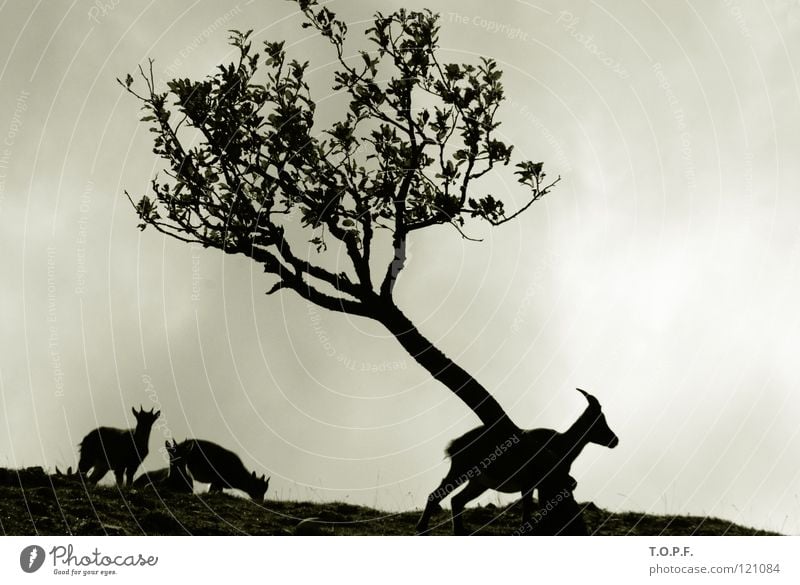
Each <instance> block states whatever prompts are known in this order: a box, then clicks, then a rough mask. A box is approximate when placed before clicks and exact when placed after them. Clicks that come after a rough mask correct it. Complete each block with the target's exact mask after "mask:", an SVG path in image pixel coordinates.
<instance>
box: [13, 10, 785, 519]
mask: <svg viewBox="0 0 800 585" xmlns="http://www.w3.org/2000/svg"><path fill="white" fill-rule="evenodd" d="M106 4H107V5H108V7H109V8H108V9H106V10H105V11H103V10H100V9H99V8H98V5H97V4H94V3H92V2H88V1H80V2H72V3H71V2H39V3H34V2H23V1H21V0H9V1H7V2H4V3H2V4H0V55H2V56H3V57H0V143H2V144H0V223H1V224H2V229H0V245H1V246H2V248H0V249H2V251H3V254H2V256H1V257H0V267H2V274H3V280H4V286H3V287H2V288H0V306H2V319H3V323H2V325H3V326H2V330H3V334H2V335H1V336H0V376H1V378H0V383H1V384H2V385H1V386H0V392H1V394H0V398H1V400H0V420H2V425H3V426H4V427H5V428H0V465H38V464H45V465H54V464H59V465H69V464H73V463H74V461H75V457H76V455H75V453H76V448H75V445H76V444H77V443H78V442H79V441H80V439H81V438H82V437H83V435H85V434H86V433H87V432H88V431H89V430H91V429H92V428H94V427H95V426H97V425H98V424H103V425H110V426H120V427H121V426H125V425H126V424H131V425H132V424H133V417H132V416H131V415H130V407H131V406H132V405H137V406H138V404H139V403H142V404H145V405H148V404H151V403H152V399H156V400H157V401H158V404H159V405H160V408H161V409H162V411H163V413H164V421H165V424H166V426H165V427H162V428H159V429H157V430H156V431H155V432H154V433H153V438H152V440H151V449H152V450H154V451H155V450H156V449H157V448H158V446H160V445H162V444H163V439H164V434H165V433H167V434H172V435H174V436H176V437H177V438H178V439H182V438H183V437H185V436H197V437H202V438H207V439H211V440H215V441H218V442H220V443H221V444H223V445H225V446H228V447H230V448H233V449H235V450H236V451H237V452H239V453H240V454H241V455H242V457H243V459H244V460H245V463H246V465H247V466H248V467H251V468H253V469H256V470H258V472H259V473H262V472H266V473H267V474H268V475H272V478H273V479H272V482H271V484H270V493H269V494H268V495H269V496H270V497H278V498H293V499H315V500H331V499H337V500H346V501H351V502H354V503H363V504H369V505H377V506H378V507H381V508H385V509H390V510H392V509H408V508H412V507H420V506H421V505H422V503H423V502H424V500H425V497H426V495H427V493H428V492H429V491H430V490H431V489H432V488H433V487H435V485H436V483H437V481H438V480H439V479H440V477H441V475H442V474H443V473H444V471H445V467H446V465H445V464H444V463H443V460H442V457H443V447H444V445H445V444H446V443H447V441H448V440H450V439H451V438H453V437H455V436H456V435H458V434H459V433H460V432H463V431H465V430H467V429H469V428H471V427H472V426H474V425H475V423H476V419H475V418H474V417H473V416H472V415H471V413H470V412H469V411H468V410H467V409H466V407H464V406H463V405H462V404H461V403H460V402H459V401H458V400H457V399H455V398H454V397H452V396H451V394H450V392H449V391H447V390H446V389H445V388H444V387H441V386H439V385H438V384H436V383H434V382H431V381H430V380H429V379H428V376H427V374H426V373H425V372H424V371H423V370H422V369H421V368H420V367H418V366H417V365H416V364H415V363H414V362H413V360H412V359H411V358H410V357H409V356H407V355H405V354H404V352H403V350H402V349H401V348H400V346H399V345H398V344H397V343H396V342H395V341H394V340H393V339H392V338H390V337H388V334H387V333H386V332H385V331H383V330H382V329H381V328H380V327H378V326H376V325H374V324H372V323H368V322H364V321H363V320H360V319H357V318H347V317H344V316H341V315H334V314H330V313H326V312H325V311H323V310H322V309H316V308H309V307H308V306H307V305H306V304H305V302H303V301H301V300H300V299H299V298H298V297H296V296H295V295H292V294H291V293H279V294H278V295H275V296H272V297H265V296H264V291H265V290H267V289H268V288H269V286H270V285H271V281H270V279H269V278H268V277H266V276H264V275H263V273H262V272H261V271H260V270H259V268H258V266H256V265H254V264H251V263H249V262H248V261H247V260H246V259H244V258H238V257H232V256H227V257H223V256H221V254H220V253H218V252H215V251H209V250H200V249H193V248H191V247H189V246H188V245H185V244H182V243H179V242H175V241H170V240H165V239H164V238H162V237H161V236H160V235H158V234H157V233H155V232H154V231H151V230H148V231H145V232H138V231H137V230H136V218H135V216H134V214H133V212H132V210H131V208H130V206H129V205H128V203H127V201H126V200H125V199H124V197H123V196H122V192H123V190H125V189H127V190H129V191H130V192H131V193H133V194H141V193H143V192H144V191H145V190H146V189H147V185H148V181H149V180H150V178H151V177H152V176H153V173H154V172H155V170H156V169H157V168H158V161H156V160H154V157H153V155H152V154H151V149H152V145H151V143H150V140H151V138H150V134H149V133H148V132H147V129H146V128H145V127H144V126H143V125H142V124H139V123H138V122H137V120H138V117H139V112H138V109H137V103H136V102H135V100H133V99H132V98H131V97H130V96H128V95H126V94H124V93H123V91H122V90H121V88H120V87H119V86H118V85H117V84H116V83H115V81H114V79H115V78H116V77H123V76H124V75H125V74H126V73H128V72H134V71H135V68H136V66H137V64H139V63H144V62H145V61H146V59H147V58H148V57H152V58H154V59H155V60H156V64H155V72H156V75H157V77H159V79H160V80H162V81H163V80H166V79H167V78H169V77H172V76H190V77H196V76H203V75H205V74H207V73H209V72H210V71H211V70H212V69H213V67H214V66H215V65H216V64H218V63H221V62H223V61H225V60H226V59H228V58H230V56H231V55H232V53H231V51H230V49H229V47H228V46H227V45H226V30H227V29H229V28H239V29H247V28H253V29H255V33H254V35H255V38H256V39H257V40H259V41H260V40H262V39H267V38H270V39H280V38H286V39H287V40H288V42H287V47H288V51H289V53H290V54H291V55H295V56H296V57H297V58H299V59H301V60H303V59H309V60H311V63H312V68H315V71H314V73H313V75H312V79H313V81H314V83H315V85H314V89H315V95H316V97H317V98H318V99H320V100H321V112H322V115H323V116H324V115H326V112H332V111H335V108H336V106H337V105H338V104H339V103H341V102H337V99H336V96H333V95H331V91H330V74H331V60H332V57H333V55H332V54H331V52H330V51H329V50H327V47H326V45H325V44H324V43H323V42H321V41H320V39H318V38H311V35H310V33H309V31H308V30H305V29H300V28H299V23H300V20H299V18H298V16H297V15H296V14H294V11H293V5H292V4H290V3H288V2H281V1H278V0H274V1H263V2H261V1H255V2H247V1H246V0H242V1H241V2H239V3H234V2H210V1H208V2H169V3H160V4H159V5H158V7H156V3H155V2H151V3H145V2H132V1H126V0H120V1H119V2H116V3H115V2H106ZM114 4H116V6H114ZM402 5H405V6H408V7H409V8H420V7H424V6H425V3H422V2H417V1H415V2H403V3H402ZM330 6H331V8H332V9H333V10H334V11H335V12H337V14H339V15H340V16H342V17H343V18H345V19H346V20H347V21H348V22H350V23H351V32H352V34H353V35H354V38H355V35H357V34H359V32H360V31H362V30H363V28H364V26H365V24H366V22H365V21H366V20H367V19H368V18H369V17H370V16H371V14H372V12H373V11H374V10H384V11H389V10H391V9H392V8H393V7H399V6H401V3H399V2H389V1H379V2H371V3H369V6H370V7H372V8H367V6H366V3H355V2H338V1H336V2H332V3H331V5H330ZM435 8H436V10H438V11H439V12H440V13H441V15H442V20H441V25H442V30H441V45H442V55H443V59H444V60H449V61H456V60H457V61H474V60H476V59H477V58H478V57H479V56H480V55H487V56H490V57H493V58H494V59H496V60H497V61H498V62H499V64H500V65H501V67H502V69H503V70H504V71H505V77H504V85H505V88H506V96H507V98H508V100H507V104H506V107H505V109H504V110H503V111H502V114H501V116H502V120H503V121H504V125H503V126H502V127H501V130H502V132H503V133H504V134H505V138H506V140H507V141H509V142H510V143H512V144H514V145H515V154H516V155H517V156H518V157H525V158H530V159H534V160H543V161H544V162H545V169H546V170H547V171H548V172H549V173H551V175H552V176H555V175H557V174H560V175H561V176H562V177H563V180H562V182H561V183H560V184H559V185H558V187H557V188H556V189H555V190H554V192H553V193H552V194H551V195H550V196H548V197H547V198H546V199H545V200H543V201H541V202H539V203H537V204H536V205H535V206H534V207H533V208H532V209H531V210H530V211H529V212H528V213H527V214H526V215H525V216H523V217H522V218H521V219H519V220H517V221H515V222H513V223H510V224H508V225H506V226H504V227H503V228H501V229H497V230H488V229H487V228H486V227H485V226H483V225H474V226H470V228H469V233H470V235H472V236H475V237H482V238H484V242H483V243H480V244H478V243H473V242H468V241H464V240H461V239H460V238H459V237H458V235H457V233H456V232H455V231H453V230H448V229H445V228H441V229H438V230H433V231H431V232H430V233H428V234H420V235H419V236H417V237H416V238H414V239H413V240H412V241H411V246H410V261H409V263H408V268H407V269H406V271H405V272H404V274H403V277H402V279H401V281H400V283H399V285H398V289H397V292H398V302H399V304H400V305H401V307H403V308H404V309H405V310H406V311H407V313H408V314H409V315H410V316H412V317H413V318H414V319H415V321H416V322H417V323H418V325H419V327H420V329H421V330H422V331H423V333H425V334H426V335H428V336H429V337H430V338H431V339H433V340H435V342H436V343H437V344H438V345H439V346H440V347H441V348H442V349H443V350H444V351H445V352H446V353H447V354H448V355H450V356H451V357H453V358H454V359H455V360H456V361H458V362H459V363H460V364H462V365H463V366H465V367H466V368H467V369H468V370H469V371H470V372H472V373H473V374H474V375H475V376H476V377H477V378H478V379H479V380H481V381H482V382H483V383H484V384H485V385H486V386H487V387H488V388H490V389H491V390H492V392H493V393H494V394H495V396H496V397H497V398H498V400H499V401H500V402H501V404H503V405H504V407H506V409H507V410H508V411H509V412H510V414H511V416H512V417H513V418H514V420H515V421H516V422H517V423H518V424H520V425H522V426H528V427H533V426H550V427H554V428H557V429H564V428H566V427H567V426H568V425H569V423H570V422H571V421H572V420H573V419H574V418H575V417H576V416H577V415H578V414H579V413H580V411H581V410H582V408H583V403H582V399H581V397H580V396H579V395H578V394H577V393H576V392H574V390H573V388H575V387H576V386H580V387H583V388H587V389H590V390H591V391H592V392H593V393H594V394H595V395H597V396H598V398H599V399H600V400H601V402H602V403H603V406H604V409H605V411H606V414H607V417H608V420H609V423H610V424H611V425H612V427H613V428H614V429H615V431H616V432H617V434H618V435H619V437H620V440H621V443H620V446H619V447H618V448H617V449H616V450H614V451H608V450H604V449H601V448H599V447H589V448H587V450H586V452H585V453H584V454H583V455H582V456H581V458H580V459H579V460H578V461H577V462H576V464H575V467H574V473H573V475H575V477H576V478H577V479H578V480H579V482H580V486H579V488H578V492H577V497H578V499H580V500H593V501H595V502H596V503H597V504H598V505H601V506H604V507H608V508H610V509H614V510H637V511H649V512H653V513H668V514H678V513H679V514H687V513H692V514H710V515H716V516H722V517H725V518H729V519H731V520H734V521H739V522H743V523H746V524H750V525H755V526H760V527H766V528H772V529H777V530H782V531H785V532H791V533H800V503H799V502H798V494H800V475H798V474H799V473H800V472H798V469H797V459H798V453H800V434H799V432H798V426H797V420H798V417H799V415H800V412H799V411H800V401H798V398H797V393H796V388H797V387H798V383H799V382H800V366H798V360H797V359H796V355H795V353H796V351H797V348H798V347H800V331H798V325H799V324H800V309H799V308H798V306H797V298H798V292H800V291H799V288H800V286H799V285H800V274H799V273H798V268H800V201H798V199H797V196H796V195H797V190H798V186H799V185H800V169H799V168H798V166H797V164H796V161H797V160H800V132H798V123H799V122H800V115H799V114H798V112H800V108H799V107H798V106H800V101H799V99H800V83H798V76H797V71H798V68H799V67H800V61H799V60H798V55H800V4H798V2H796V1H795V0H791V1H789V0H781V1H774V2H755V1H753V2H746V1H719V2H692V3H688V2H676V3H666V2H658V3H657V2H652V1H650V2H635V1H629V2H602V3H594V2H589V3H586V2H577V1H575V2H566V3H565V2H558V3H556V2H533V3H531V2H513V1H510V0H509V1H507V2H503V3H502V4H501V3H491V4H489V3H486V2H476V1H472V2H437V3H436V5H435ZM352 46H353V47H354V48H360V47H361V46H362V43H361V42H360V41H357V42H354V43H353V45H352ZM487 188H489V189H491V191H492V192H493V193H494V194H495V195H499V196H503V197H504V198H505V199H506V201H508V202H509V204H511V203H512V202H514V201H517V202H519V201H522V200H523V197H524V193H522V191H521V190H520V189H518V188H516V187H515V185H514V183H513V181H512V180H511V175H510V173H499V174H498V175H497V176H494V177H492V178H491V181H490V184H489V185H488V187H487ZM160 463H161V461H160V460H159V458H158V455H157V454H154V455H151V459H149V460H148V462H147V464H146V466H147V467H148V468H153V467H156V466H158V465H159V464H160ZM495 499H496V496H494V495H491V496H486V497H485V498H484V499H483V500H482V501H494V500H495Z"/></svg>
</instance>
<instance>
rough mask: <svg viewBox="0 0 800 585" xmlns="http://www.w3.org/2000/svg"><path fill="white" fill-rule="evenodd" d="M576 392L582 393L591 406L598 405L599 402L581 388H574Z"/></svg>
mask: <svg viewBox="0 0 800 585" xmlns="http://www.w3.org/2000/svg"><path fill="white" fill-rule="evenodd" d="M575 390H577V391H578V392H580V393H581V394H583V395H584V396H585V397H586V401H587V402H588V403H589V404H590V405H592V406H600V403H599V402H598V401H597V398H595V397H594V396H592V395H591V394H589V393H588V392H586V391H585V390H581V389H580V388H575Z"/></svg>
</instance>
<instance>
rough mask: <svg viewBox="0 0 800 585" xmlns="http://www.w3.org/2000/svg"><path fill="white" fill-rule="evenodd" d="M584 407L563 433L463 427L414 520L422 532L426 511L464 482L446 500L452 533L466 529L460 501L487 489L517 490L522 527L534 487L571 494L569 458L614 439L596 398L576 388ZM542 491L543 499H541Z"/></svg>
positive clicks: (614, 443) (526, 523) (527, 521)
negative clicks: (445, 466)
mask: <svg viewBox="0 0 800 585" xmlns="http://www.w3.org/2000/svg"><path fill="white" fill-rule="evenodd" d="M578 391H579V392H580V393H582V394H583V395H584V396H585V397H586V400H587V401H588V402H589V406H588V407H587V408H586V410H585V411H584V412H583V414H581V416H580V417H578V420H576V421H575V423H573V425H572V426H571V427H570V428H569V429H568V430H567V431H565V432H564V433H559V432H557V431H554V430H553V429H531V430H527V431H521V432H520V433H519V434H518V435H514V436H512V437H505V436H502V437H498V436H497V434H496V433H493V432H492V430H491V429H487V427H485V426H481V427H478V428H476V429H472V430H471V431H468V432H467V433H465V434H464V435H462V436H460V437H458V438H457V439H455V440H453V441H452V442H451V443H450V445H449V446H448V447H447V450H446V452H447V455H448V456H449V457H450V471H449V472H448V473H447V475H446V476H445V477H444V479H442V482H441V483H440V485H439V487H438V488H436V489H435V490H434V491H433V492H431V494H430V495H429V496H428V502H427V505H426V506H425V510H424V511H423V512H422V516H421V517H420V519H419V522H417V532H418V533H419V534H425V533H427V531H428V523H429V521H430V518H431V516H432V515H433V514H434V513H435V512H436V511H437V510H439V509H440V506H439V503H440V502H441V501H442V500H443V499H444V498H445V497H447V495H448V494H450V492H452V491H453V490H455V489H456V488H458V487H459V486H461V485H462V484H464V483H466V484H467V485H466V486H465V487H464V489H463V490H461V491H460V492H459V493H457V494H456V495H455V496H453V499H452V501H451V507H452V516H453V533H454V534H465V530H464V524H463V521H462V519H461V513H462V512H463V510H464V506H465V505H466V504H467V503H468V502H470V501H472V500H474V499H475V498H477V497H478V496H480V495H481V494H482V493H484V492H485V491H486V490H489V489H493V490H497V491H499V492H504V493H514V492H520V493H521V495H522V520H523V526H531V525H532V524H531V521H532V513H533V490H534V489H536V488H539V499H540V500H543V499H544V498H546V497H548V496H549V495H550V494H552V493H554V492H556V491H558V490H562V489H564V490H568V491H569V492H570V494H571V492H572V490H573V489H574V487H575V485H576V484H575V480H574V479H572V477H570V476H569V470H570V467H571V466H572V462H573V461H574V460H575V458H576V457H577V456H578V455H579V454H580V452H581V451H582V450H583V448H584V447H585V446H586V445H587V444H589V443H596V444H598V445H602V446H604V447H608V448H611V449H613V448H614V447H616V446H617V444H618V443H619V439H618V438H617V436H616V435H615V434H614V432H613V431H612V430H611V429H610V428H609V426H608V423H607V422H606V418H605V415H604V414H603V412H602V409H601V407H600V403H599V402H598V401H597V399H596V398H595V397H594V396H592V395H590V394H589V393H587V392H584V391H583V390H581V389H580V388H578ZM543 496H544V498H543Z"/></svg>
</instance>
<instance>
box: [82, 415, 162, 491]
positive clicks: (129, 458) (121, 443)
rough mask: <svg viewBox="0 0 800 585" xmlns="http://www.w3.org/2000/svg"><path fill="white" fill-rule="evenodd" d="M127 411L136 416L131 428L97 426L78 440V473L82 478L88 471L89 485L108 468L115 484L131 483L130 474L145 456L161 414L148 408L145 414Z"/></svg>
mask: <svg viewBox="0 0 800 585" xmlns="http://www.w3.org/2000/svg"><path fill="white" fill-rule="evenodd" d="M131 411H132V412H133V416H135V417H136V428H135V429H113V428H110V427H100V428H97V429H94V430H93V431H92V432H90V433H89V434H88V435H86V436H85V437H84V438H83V441H81V444H80V451H81V456H80V461H79V462H78V472H79V473H81V474H84V475H85V474H86V473H87V472H88V471H89V470H90V469H91V470H92V471H91V473H89V475H87V476H86V480H87V482H88V483H89V484H96V483H97V482H98V481H100V480H101V479H103V477H104V476H105V474H106V473H108V471H109V469H111V470H113V471H114V476H115V477H116V479H117V485H119V486H122V485H123V476H125V478H126V480H127V482H126V484H125V485H127V486H130V485H131V483H132V482H133V475H134V474H135V473H136V470H137V469H138V467H139V465H141V463H142V461H143V460H144V458H145V457H147V452H148V445H147V444H148V442H149V440H150V431H151V429H152V428H153V423H154V422H156V419H157V418H158V417H159V415H160V414H161V412H160V411H156V412H153V409H152V408H151V409H150V411H149V412H147V411H145V410H144V409H143V408H141V407H140V409H139V410H138V411H137V410H136V409H134V408H131Z"/></svg>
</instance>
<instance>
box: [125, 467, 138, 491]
mask: <svg viewBox="0 0 800 585" xmlns="http://www.w3.org/2000/svg"><path fill="white" fill-rule="evenodd" d="M138 467H139V466H138V465H136V466H133V467H128V469H126V470H125V475H126V479H127V481H126V482H125V486H126V487H131V486H132V485H133V476H134V475H135V474H136V469H137V468H138Z"/></svg>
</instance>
